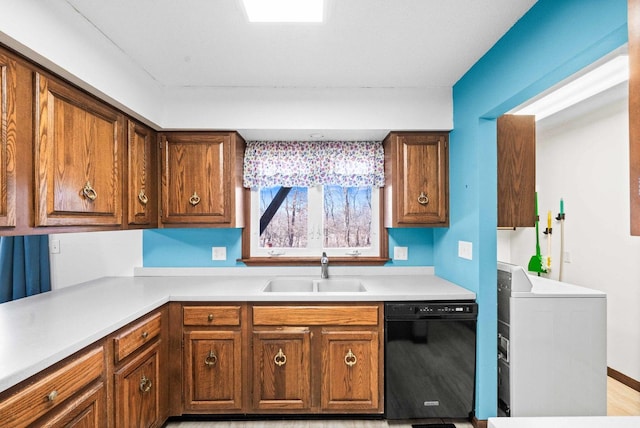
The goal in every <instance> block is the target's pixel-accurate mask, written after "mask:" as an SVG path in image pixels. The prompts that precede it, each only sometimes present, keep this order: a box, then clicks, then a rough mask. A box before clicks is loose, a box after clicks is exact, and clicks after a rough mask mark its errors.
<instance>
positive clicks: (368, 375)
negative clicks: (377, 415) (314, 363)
mask: <svg viewBox="0 0 640 428" xmlns="http://www.w3.org/2000/svg"><path fill="white" fill-rule="evenodd" d="M378 349H379V342H378V332H377V331H339V330H337V331H336V330H333V331H332V330H328V329H323V331H322V391H321V406H322V409H323V410H331V411H335V410H341V411H367V410H373V411H378V410H381V409H379V407H380V406H379V403H380V397H379V394H380V392H379V391H380V388H378V382H379V379H378V378H379V366H378Z"/></svg>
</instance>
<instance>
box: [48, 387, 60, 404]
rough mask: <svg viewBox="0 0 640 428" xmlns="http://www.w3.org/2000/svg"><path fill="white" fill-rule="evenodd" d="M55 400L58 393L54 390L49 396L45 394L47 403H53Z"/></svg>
mask: <svg viewBox="0 0 640 428" xmlns="http://www.w3.org/2000/svg"><path fill="white" fill-rule="evenodd" d="M56 398H58V391H56V390H55V389H54V390H53V391H51V392H50V393H49V394H47V400H49V401H53V400H55V399H56Z"/></svg>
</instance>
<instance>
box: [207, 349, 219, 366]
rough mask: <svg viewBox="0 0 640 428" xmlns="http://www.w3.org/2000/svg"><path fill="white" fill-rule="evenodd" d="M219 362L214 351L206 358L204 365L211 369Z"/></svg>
mask: <svg viewBox="0 0 640 428" xmlns="http://www.w3.org/2000/svg"><path fill="white" fill-rule="evenodd" d="M217 362H218V357H217V356H216V354H214V353H213V351H209V355H207V356H206V357H204V363H205V365H207V366H209V367H211V366H215V365H216V363H217Z"/></svg>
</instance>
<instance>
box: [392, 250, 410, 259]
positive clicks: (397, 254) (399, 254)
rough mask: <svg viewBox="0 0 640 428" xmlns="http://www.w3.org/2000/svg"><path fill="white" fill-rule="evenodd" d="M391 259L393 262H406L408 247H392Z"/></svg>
mask: <svg viewBox="0 0 640 428" xmlns="http://www.w3.org/2000/svg"><path fill="white" fill-rule="evenodd" d="M393 259H394V260H408V259H409V248H408V247H393Z"/></svg>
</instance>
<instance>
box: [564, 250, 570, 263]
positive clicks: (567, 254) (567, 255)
mask: <svg viewBox="0 0 640 428" xmlns="http://www.w3.org/2000/svg"><path fill="white" fill-rule="evenodd" d="M563 261H564V262H565V263H571V253H570V252H569V251H565V252H564V257H563Z"/></svg>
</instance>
